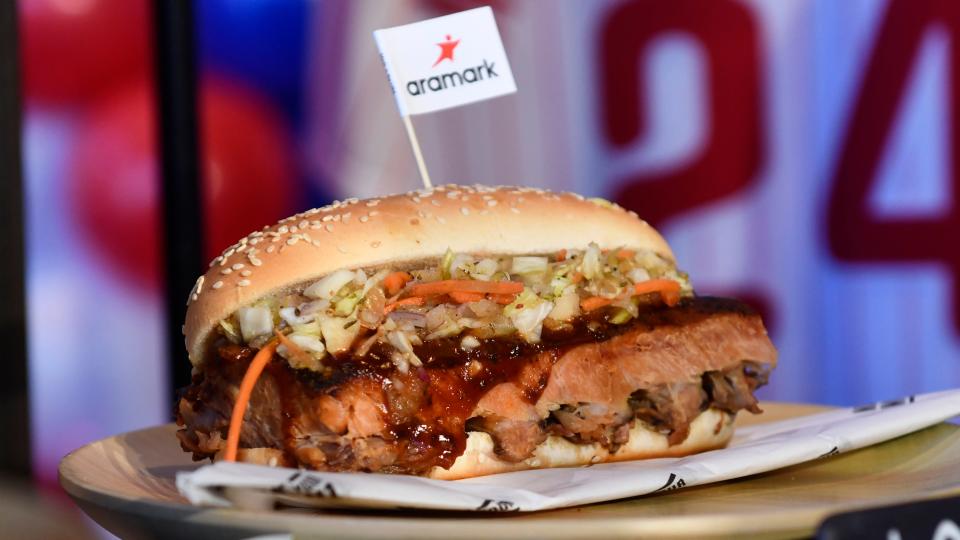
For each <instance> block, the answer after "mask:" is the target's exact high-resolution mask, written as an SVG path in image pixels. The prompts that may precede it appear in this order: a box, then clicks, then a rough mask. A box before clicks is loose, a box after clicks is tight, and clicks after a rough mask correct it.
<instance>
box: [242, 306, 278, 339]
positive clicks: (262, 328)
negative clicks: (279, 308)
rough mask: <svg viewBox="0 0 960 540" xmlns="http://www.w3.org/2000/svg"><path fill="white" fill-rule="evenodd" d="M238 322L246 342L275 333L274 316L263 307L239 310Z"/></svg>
mask: <svg viewBox="0 0 960 540" xmlns="http://www.w3.org/2000/svg"><path fill="white" fill-rule="evenodd" d="M237 322H238V323H240V333H241V334H242V335H243V339H244V341H250V340H251V339H253V338H255V337H257V336H265V335H267V334H270V333H271V332H273V315H272V314H271V313H270V309H269V308H265V307H261V306H253V307H242V308H240V309H238V310H237Z"/></svg>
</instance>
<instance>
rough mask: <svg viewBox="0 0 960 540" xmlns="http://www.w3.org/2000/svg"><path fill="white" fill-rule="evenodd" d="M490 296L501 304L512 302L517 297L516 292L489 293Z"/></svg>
mask: <svg viewBox="0 0 960 540" xmlns="http://www.w3.org/2000/svg"><path fill="white" fill-rule="evenodd" d="M487 297H488V298H490V299H491V300H493V301H494V302H496V303H498V304H500V305H504V306H505V305H507V304H512V303H513V301H514V300H516V299H517V295H515V294H488V295H487Z"/></svg>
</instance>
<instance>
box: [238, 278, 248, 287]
mask: <svg viewBox="0 0 960 540" xmlns="http://www.w3.org/2000/svg"><path fill="white" fill-rule="evenodd" d="M249 284H250V280H249V279H241V280H240V281H238V282H237V287H246V286H247V285H249Z"/></svg>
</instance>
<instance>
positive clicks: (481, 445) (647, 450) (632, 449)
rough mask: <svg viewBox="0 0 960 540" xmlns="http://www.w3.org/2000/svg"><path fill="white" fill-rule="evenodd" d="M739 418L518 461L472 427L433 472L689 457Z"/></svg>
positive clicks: (249, 458)
mask: <svg viewBox="0 0 960 540" xmlns="http://www.w3.org/2000/svg"><path fill="white" fill-rule="evenodd" d="M735 417H736V415H733V414H730V413H727V412H724V411H721V410H719V409H715V408H712V407H711V408H709V409H707V410H705V411H703V412H702V413H700V414H699V415H698V416H697V417H696V418H695V419H694V420H693V422H692V423H691V424H690V434H689V435H687V438H686V439H684V440H683V442H682V443H680V444H675V445H673V446H670V443H668V442H667V436H666V435H663V434H662V433H660V432H658V431H656V430H654V429H653V428H651V427H650V426H649V425H648V424H646V423H645V422H642V421H640V420H634V424H633V426H632V427H631V428H630V435H629V438H628V439H627V442H626V443H624V444H623V445H621V446H620V448H618V449H617V451H616V452H614V453H610V451H608V450H607V449H606V448H604V447H603V446H601V445H600V444H598V443H573V442H570V441H568V440H566V439H564V438H563V437H557V436H555V435H550V436H548V437H547V440H545V441H543V442H542V443H540V445H539V446H537V448H536V450H534V452H533V456H531V457H529V458H527V459H525V460H523V461H519V462H516V463H514V462H510V461H504V460H502V459H500V458H499V457H497V454H496V452H494V449H493V439H492V438H490V435H488V434H486V433H482V432H476V431H471V432H470V433H468V434H467V448H466V450H464V452H463V455H461V456H460V457H458V458H457V460H456V461H454V462H453V465H452V466H451V467H450V468H449V469H444V468H442V467H434V468H433V470H431V471H430V474H429V475H428V476H429V477H430V478H436V479H439V480H459V479H461V478H472V477H475V476H486V475H488V474H497V473H503V472H511V471H524V470H527V469H548V468H551V467H582V466H584V465H592V464H595V463H604V462H608V461H629V460H634V459H649V458H659V457H679V456H686V455H689V454H696V453H697V452H704V451H706V450H714V449H716V448H722V447H724V446H726V445H727V443H728V442H730V438H731V437H733V420H734V418H735ZM218 457H222V456H219V455H218ZM237 457H238V459H239V461H243V462H247V463H257V464H260V465H269V466H277V465H282V464H283V452H282V451H280V450H277V449H274V448H242V449H240V450H239V452H238V453H237Z"/></svg>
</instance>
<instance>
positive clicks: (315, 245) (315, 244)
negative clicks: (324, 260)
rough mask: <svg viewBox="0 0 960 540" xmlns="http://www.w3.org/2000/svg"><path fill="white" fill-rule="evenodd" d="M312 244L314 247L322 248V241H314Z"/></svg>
mask: <svg viewBox="0 0 960 540" xmlns="http://www.w3.org/2000/svg"><path fill="white" fill-rule="evenodd" d="M310 244H312V245H313V247H320V241H319V240H313V241H311V242H310Z"/></svg>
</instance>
